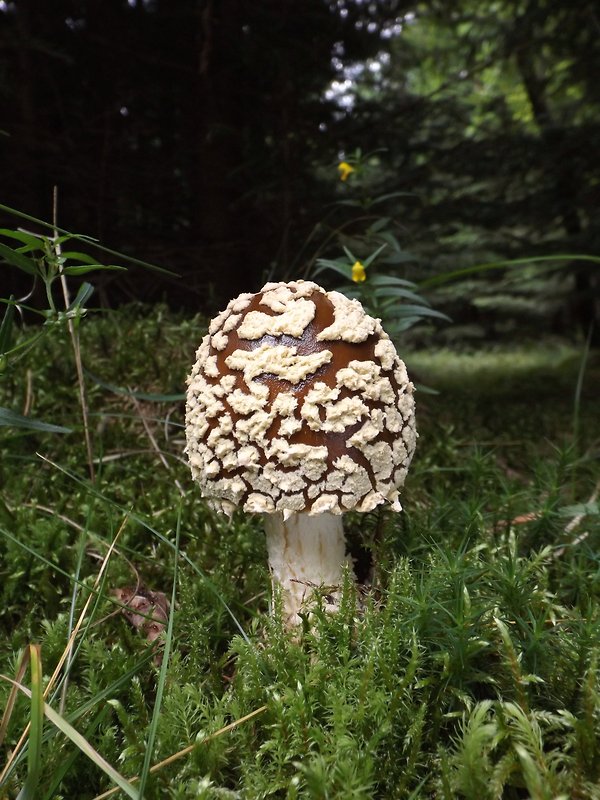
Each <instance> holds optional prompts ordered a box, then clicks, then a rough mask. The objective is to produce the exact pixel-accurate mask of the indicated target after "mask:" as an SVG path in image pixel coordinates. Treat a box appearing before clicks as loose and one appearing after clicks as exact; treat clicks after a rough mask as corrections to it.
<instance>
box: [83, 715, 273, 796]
mask: <svg viewBox="0 0 600 800" xmlns="http://www.w3.org/2000/svg"><path fill="white" fill-rule="evenodd" d="M266 710H267V706H260V708H257V709H255V710H254V711H251V712H250V713H249V714H246V715H245V716H244V717H240V718H239V719H236V720H235V722H230V723H229V725H225V726H224V727H223V728H220V729H219V730H218V731H215V733H211V734H209V735H208V736H205V737H204V739H202V740H201V741H199V742H194V744H190V745H188V746H187V747H184V748H183V750H180V751H179V752H178V753H173V755H172V756H169V757H168V758H165V759H163V761H159V762H158V763H157V764H154V766H152V767H150V772H151V773H155V772H158V771H159V770H161V769H162V768H163V767H167V766H168V765H169V764H172V763H173V762H174V761H178V760H179V759H180V758H183V757H184V756H187V755H188V754H189V753H191V752H192V750H193V749H194V748H195V747H198V746H199V745H201V744H204V742H210V741H212V740H213V739H216V738H217V737H218V736H223V734H225V733H228V732H229V731H232V730H233V729H234V728H237V727H238V726H239V725H243V723H244V722H248V720H249V719H252V718H253V717H257V716H258V715H259V714H263V713H264V712H265V711H266ZM138 780H139V777H135V778H130V779H129V783H136V781H138ZM118 791H119V790H118V788H114V789H109V790H108V791H107V792H103V793H102V794H98V795H96V797H94V798H93V800H104V798H105V797H112V795H113V794H115V792H118Z"/></svg>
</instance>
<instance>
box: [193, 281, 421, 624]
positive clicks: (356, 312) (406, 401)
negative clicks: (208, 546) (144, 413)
mask: <svg viewBox="0 0 600 800" xmlns="http://www.w3.org/2000/svg"><path fill="white" fill-rule="evenodd" d="M196 359H197V360H196V363H195V365H194V367H193V369H192V372H191V375H190V376H189V378H188V392H187V406H186V437H187V447H186V452H187V455H188V457H189V461H190V466H191V471H192V477H193V478H194V479H195V480H196V481H197V482H198V483H199V484H200V487H201V490H202V494H203V496H204V497H205V498H206V499H207V502H208V504H209V505H210V506H211V507H212V508H213V509H215V510H217V511H219V512H223V513H225V514H228V515H231V514H232V513H233V511H234V510H236V509H238V508H241V509H243V510H244V511H247V512H253V513H260V514H264V520H265V531H266V536H267V550H268V556H269V566H270V570H271V574H272V578H273V586H274V589H275V587H279V589H278V591H281V595H282V602H283V610H284V614H285V617H286V621H287V623H288V625H290V626H292V625H295V624H297V623H298V622H299V621H300V619H301V617H300V614H301V612H302V610H303V606H304V604H305V602H306V601H307V600H308V598H309V597H310V594H311V593H312V591H313V587H315V586H316V587H319V586H321V587H327V591H328V593H329V594H330V595H332V596H333V599H332V602H333V604H334V605H335V592H336V589H337V590H339V588H340V585H341V583H342V579H343V574H344V568H345V566H346V565H348V567H349V569H350V571H352V565H351V560H350V558H349V556H348V555H347V553H346V545H345V539H344V529H343V525H342V514H344V513H345V512H346V511H362V512H366V511H371V510H373V509H374V508H375V507H376V506H379V505H381V504H388V505H389V506H390V507H391V509H392V510H394V511H400V510H401V506H400V503H399V500H398V489H399V488H400V487H401V486H402V485H403V483H404V479H405V476H406V473H407V469H408V466H409V464H410V460H411V458H412V455H413V452H414V449H415V444H416V437H417V433H416V430H415V416H414V399H413V385H412V383H411V382H410V381H409V379H408V376H407V373H406V368H405V366H404V363H403V362H402V361H401V360H400V358H399V357H398V355H397V353H396V350H395V348H394V345H393V344H392V342H391V340H390V338H389V336H388V335H387V334H386V333H385V332H384V331H383V329H382V327H381V323H380V320H378V319H374V318H373V317H370V316H368V315H367V314H366V313H365V311H364V309H363V307H362V305H361V304H360V303H359V301H358V300H350V299H348V298H347V297H345V296H344V295H343V294H340V293H339V292H333V291H332V292H326V291H325V290H324V289H322V288H321V287H320V286H317V284H315V283H312V282H311V281H302V280H299V281H292V282H290V283H267V284H266V285H265V286H263V288H262V290H261V291H260V292H258V293H257V294H241V295H240V296H239V297H237V298H236V299H235V300H232V301H231V302H230V303H229V305H228V306H227V308H226V309H225V311H223V312H222V313H220V314H219V315H218V316H217V317H215V319H213V320H212V322H211V323H210V326H209V331H208V334H207V335H206V336H205V337H204V339H203V340H202V343H201V345H200V347H199V349H198V351H197V353H196ZM351 574H352V572H351Z"/></svg>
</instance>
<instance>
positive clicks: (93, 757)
mask: <svg viewBox="0 0 600 800" xmlns="http://www.w3.org/2000/svg"><path fill="white" fill-rule="evenodd" d="M0 678H2V680H5V681H8V682H9V683H11V684H13V685H16V686H17V687H18V689H20V691H21V692H23V694H25V695H27V697H31V696H32V693H31V692H30V691H29V689H27V688H26V687H25V686H21V684H18V683H17V682H16V681H13V680H12V679H11V678H8V677H7V676H6V675H0ZM43 708H44V714H45V715H46V717H47V718H48V719H49V720H50V722H51V723H52V724H53V725H55V726H56V727H57V728H58V729H59V730H60V731H61V732H62V733H64V735H65V736H66V737H68V738H69V739H70V740H71V741H72V742H73V744H75V745H76V746H77V747H78V748H79V749H80V750H81V752H82V753H84V755H86V756H87V757H88V758H89V759H90V761H93V763H94V764H95V765H96V766H97V767H98V768H99V769H101V770H102V771H103V772H104V773H105V774H106V775H108V777H109V778H110V779H111V780H112V781H113V783H116V785H117V786H118V787H119V788H120V789H121V790H122V791H124V792H125V794H126V795H127V796H128V797H131V798H132V800H138V798H139V796H140V795H139V792H138V791H137V789H136V788H135V787H133V786H132V785H131V784H130V783H129V781H128V780H127V779H126V778H124V777H123V775H121V773H120V772H118V771H117V770H116V769H115V768H114V767H113V766H112V765H111V764H109V763H108V761H107V760H106V759H105V758H103V757H102V756H101V755H100V753H98V751H97V750H94V748H93V747H92V745H91V744H90V743H89V742H88V741H87V739H85V738H84V737H83V736H82V735H81V734H80V733H79V731H77V730H76V729H75V728H74V727H73V726H72V725H71V724H69V723H68V722H67V720H66V719H64V717H61V716H60V714H57V712H56V711H55V710H54V709H53V708H52V707H51V706H49V705H48V703H44V704H43ZM28 797H32V798H33V797H34V795H28ZM19 798H21V800H24V797H21V794H20V795H19Z"/></svg>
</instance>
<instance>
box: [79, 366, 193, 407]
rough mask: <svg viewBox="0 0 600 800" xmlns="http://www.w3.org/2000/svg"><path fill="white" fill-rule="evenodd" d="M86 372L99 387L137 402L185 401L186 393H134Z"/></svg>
mask: <svg viewBox="0 0 600 800" xmlns="http://www.w3.org/2000/svg"><path fill="white" fill-rule="evenodd" d="M85 372H86V375H88V376H89V377H90V378H91V379H92V380H93V381H94V383H97V384H98V386H102V387H103V388H104V389H108V390H109V392H113V393H114V394H122V395H125V396H126V397H135V398H136V400H149V401H151V402H153V403H175V402H179V401H180V400H185V393H181V394H149V393H148V392H132V391H131V390H130V389H125V388H123V387H122V386H115V384H114V383H107V382H106V381H103V380H102V379H101V378H99V377H98V376H97V375H94V373H93V372H90V371H89V370H85Z"/></svg>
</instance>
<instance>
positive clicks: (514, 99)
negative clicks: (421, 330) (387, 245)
mask: <svg viewBox="0 0 600 800" xmlns="http://www.w3.org/2000/svg"><path fill="white" fill-rule="evenodd" d="M599 41H600V14H599V12H598V9H597V6H596V4H595V3H594V2H591V0H589V1H588V0H572V1H571V2H568V3H565V2H564V0H486V1H485V2H476V1H475V0H421V2H414V1H409V0H371V1H370V2H366V1H363V0H303V1H302V2H299V0H262V2H251V1H250V0H246V2H244V0H178V1H177V2H173V0H170V1H167V0H87V2H86V1H85V0H70V1H69V2H66V0H52V2H48V1H46V2H42V1H41V0H17V1H16V2H11V0H2V1H1V2H0V110H1V119H0V176H1V178H0V202H1V203H3V204H4V205H6V206H10V207H12V208H16V209H19V210H20V211H22V212H25V213H27V214H30V215H33V216H35V217H39V218H42V219H44V220H50V219H51V216H52V190H53V187H54V186H55V185H56V186H57V187H58V193H59V204H58V220H59V224H60V225H61V226H62V227H63V228H66V229H68V230H71V231H74V232H77V233H85V234H88V235H90V236H93V237H96V238H97V239H99V240H100V241H101V242H102V243H103V244H105V245H107V246H109V247H111V248H115V249H118V250H120V251H123V252H126V253H128V254H130V255H132V256H136V257H137V258H140V259H143V260H146V261H150V262H152V263H155V264H158V265H160V266H162V267H165V268H167V269H170V270H172V271H174V272H175V273H177V274H178V275H179V276H180V277H178V278H175V277H173V276H171V277H169V276H165V275H158V274H155V273H149V272H147V271H144V270H141V269H136V268H135V267H131V268H130V270H129V272H128V273H127V275H126V276H125V277H123V275H122V274H119V275H115V274H113V273H106V274H105V275H106V277H105V276H104V275H103V276H102V278H101V279H100V280H99V282H97V283H98V284H99V285H98V290H99V291H98V295H97V296H98V297H99V298H100V300H101V301H102V303H104V304H106V305H112V306H114V305H117V304H120V303H122V302H125V301H128V300H132V299H136V300H142V301H146V302H157V301H162V300H166V301H167V302H168V303H169V304H170V305H171V306H172V307H175V308H185V309H190V310H194V311H201V312H206V313H212V312H213V311H214V310H216V309H217V308H218V307H219V306H221V305H222V304H223V302H225V301H226V300H227V299H228V298H230V297H232V296H233V295H235V294H236V293H238V292H240V291H248V290H257V289H259V288H260V286H261V283H262V282H263V281H264V280H265V279H290V278H295V277H304V276H307V275H310V270H311V267H312V266H313V265H314V260H315V258H316V257H318V256H321V257H323V256H326V257H329V258H335V257H337V256H338V255H340V254H341V253H340V237H339V236H334V235H332V232H333V231H336V230H338V231H339V230H340V226H344V229H345V230H347V231H348V232H349V233H351V232H352V225H353V224H354V223H353V222H352V220H353V219H354V218H355V219H356V225H357V226H359V225H360V224H361V220H362V218H363V217H364V216H365V214H364V213H363V212H364V210H365V209H364V205H363V207H361V206H360V205H352V204H346V203H347V199H348V197H350V196H351V195H350V194H348V193H349V192H351V191H352V189H351V187H350V186H349V184H350V181H348V182H347V183H342V182H341V181H340V180H339V176H338V172H337V164H338V163H339V162H340V161H341V160H347V159H349V158H351V157H352V154H353V153H356V151H357V150H358V149H360V151H361V152H362V153H363V154H367V155H365V156H364V158H365V159H366V161H367V162H368V164H369V172H368V178H366V177H365V178H364V180H363V183H362V185H361V197H362V198H363V201H362V202H363V204H364V198H365V197H367V198H368V197H369V196H370V197H378V198H380V197H381V196H386V195H390V197H388V199H387V200H384V201H382V202H381V203H380V204H379V205H378V207H377V214H378V215H385V216H386V218H389V219H390V220H392V221H393V224H394V225H395V230H396V236H397V237H398V240H399V241H400V242H401V244H402V246H403V247H405V248H406V251H407V252H408V253H410V258H407V259H406V260H402V262H401V264H400V265H397V266H396V267H395V270H396V274H398V275H399V276H400V277H406V278H409V279H411V280H414V281H415V282H417V283H418V284H420V285H422V286H427V285H428V284H427V282H428V281H429V285H432V283H433V282H432V281H431V279H432V278H433V277H439V276H440V275H444V274H445V273H448V272H455V271H457V270H461V269H465V268H468V267H472V266H475V265H479V264H483V263H488V262H494V261H498V260H505V259H529V258H534V257H538V256H556V255H565V256H574V255H591V256H594V255H596V256H597V255H598V254H599V251H600V221H599V216H598V208H599V199H600V45H599ZM368 154H371V155H370V156H369V155H368ZM344 193H346V194H344ZM340 200H341V201H343V202H342V203H341V204H340V203H339V201H340ZM369 213H371V212H370V210H369ZM352 215H354V217H353V216H352ZM0 222H1V223H2V224H3V225H4V226H5V227H15V226H16V225H18V224H22V223H21V222H19V221H16V220H15V219H14V218H11V217H10V216H9V215H6V214H4V215H2V218H1V219H0ZM1 268H2V272H1V273H0V280H1V282H2V284H3V286H2V292H1V294H2V295H3V296H4V295H8V294H9V293H10V292H15V293H16V294H17V295H18V294H19V293H24V292H26V291H28V290H29V284H28V282H27V278H28V276H27V275H23V274H22V273H18V274H17V273H16V271H14V270H12V271H11V270H9V269H7V267H6V265H3V267H1ZM598 271H599V267H598V265H597V264H596V263H594V262H592V261H582V260H575V259H574V258H564V259H562V260H559V261H548V262H536V261H533V262H530V263H520V264H519V265H518V266H511V267H506V268H502V269H497V270H496V269H495V270H489V271H485V272H479V271H475V272H473V273H471V274H468V275H467V276H466V277H465V278H463V279H462V280H461V281H457V280H452V281H449V282H447V283H440V284H439V286H438V288H437V289H436V291H435V292H434V291H433V290H431V292H430V293H429V295H428V296H429V297H430V299H431V300H432V302H434V304H435V305H436V306H437V307H438V308H441V309H442V310H445V311H446V312H447V313H449V314H450V315H451V316H452V318H453V320H454V322H455V326H459V327H460V326H462V328H461V330H462V331H464V333H465V335H469V332H470V334H472V335H477V336H479V337H481V336H486V337H495V338H497V337H499V336H501V335H503V333H505V332H508V333H509V334H511V335H514V334H515V332H516V333H519V335H521V334H523V335H525V333H526V332H527V331H528V330H531V331H540V330H543V331H546V332H548V333H559V334H563V335H565V334H566V335H569V336H570V337H581V336H582V335H586V334H587V332H589V330H590V325H591V324H593V323H594V321H595V323H596V327H595V331H596V333H594V334H593V337H594V338H595V340H596V342H598V341H600V324H598V322H599V319H600V311H599V308H600V299H599V295H600V281H599V280H598Z"/></svg>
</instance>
